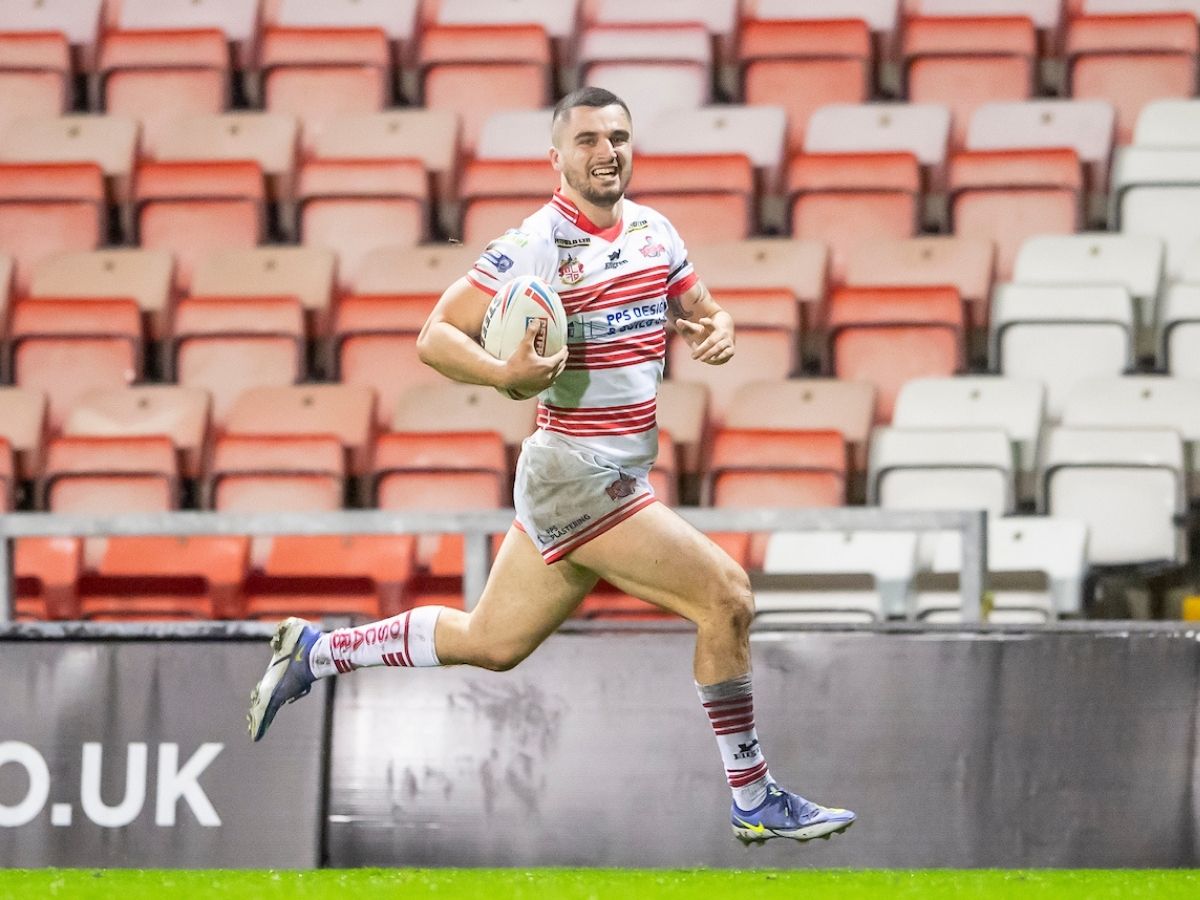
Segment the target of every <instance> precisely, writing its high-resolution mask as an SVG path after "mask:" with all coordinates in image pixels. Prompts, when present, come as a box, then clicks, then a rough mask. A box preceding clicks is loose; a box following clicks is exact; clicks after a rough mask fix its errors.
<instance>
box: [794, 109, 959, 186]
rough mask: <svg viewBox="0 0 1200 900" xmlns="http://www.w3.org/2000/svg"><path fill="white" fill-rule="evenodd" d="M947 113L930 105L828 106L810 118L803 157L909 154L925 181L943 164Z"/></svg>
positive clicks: (946, 134)
mask: <svg viewBox="0 0 1200 900" xmlns="http://www.w3.org/2000/svg"><path fill="white" fill-rule="evenodd" d="M949 142H950V110H949V109H948V108H947V107H945V106H941V105H938V104H931V103H831V104H829V105H827V106H823V107H821V108H820V109H818V110H817V111H816V112H814V113H813V115H812V118H811V119H809V123H808V130H807V131H806V132H805V134H804V152H805V153H909V154H911V155H913V156H915V157H916V158H917V162H918V163H920V164H921V166H922V168H924V169H926V170H928V171H929V174H930V178H931V181H934V182H936V181H937V174H938V172H939V171H940V170H941V168H942V166H943V165H944V164H945V161H946V152H947V149H948V147H949Z"/></svg>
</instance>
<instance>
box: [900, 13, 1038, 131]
mask: <svg viewBox="0 0 1200 900" xmlns="http://www.w3.org/2000/svg"><path fill="white" fill-rule="evenodd" d="M903 40H904V47H903V53H904V64H905V79H906V82H907V88H908V90H907V94H908V99H909V100H911V101H913V102H914V103H941V104H945V105H946V106H947V107H949V108H950V113H951V122H952V124H951V130H950V142H951V146H952V147H953V148H954V149H959V148H961V147H963V146H964V145H965V143H966V136H967V125H968V123H969V122H970V119H971V115H972V113H974V111H975V110H976V109H977V108H978V107H979V106H980V105H981V104H983V103H986V102H988V101H995V100H1024V99H1026V98H1027V97H1029V96H1031V95H1032V93H1033V89H1034V85H1035V83H1036V82H1035V79H1036V74H1037V73H1036V60H1037V32H1036V31H1035V30H1034V27H1033V22H1032V21H1030V20H1029V19H1028V18H1025V17H1022V16H1005V17H1000V16H997V17H970V18H916V19H910V20H909V21H908V22H907V23H906V24H905V27H904V39H903Z"/></svg>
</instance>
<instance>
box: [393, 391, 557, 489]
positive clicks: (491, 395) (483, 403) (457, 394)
mask: <svg viewBox="0 0 1200 900" xmlns="http://www.w3.org/2000/svg"><path fill="white" fill-rule="evenodd" d="M387 412H388V417H387V418H386V419H385V420H383V421H384V424H385V427H390V429H391V430H392V431H405V432H423V431H434V432H444V433H453V432H457V431H494V432H496V433H497V434H499V435H500V437H501V438H502V439H503V440H504V443H505V445H506V446H507V447H508V448H509V451H510V460H511V461H514V462H515V460H516V451H517V450H518V449H519V448H520V445H521V441H523V440H525V438H527V437H529V435H531V434H532V433H533V430H534V427H535V420H536V419H537V400H536V399H533V398H531V399H529V400H510V399H509V398H508V397H505V396H504V395H502V394H500V393H499V392H498V391H494V390H492V389H491V388H490V387H485V386H484V385H478V384H461V383H459V382H452V381H448V380H446V381H441V382H436V383H433V384H427V385H420V386H417V387H413V388H410V389H408V390H405V391H403V392H402V393H401V394H400V396H399V399H398V400H397V401H396V404H395V406H394V407H393V408H392V409H390V410H388V411H387ZM510 468H511V466H510Z"/></svg>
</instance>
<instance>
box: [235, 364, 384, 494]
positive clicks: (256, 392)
mask: <svg viewBox="0 0 1200 900" xmlns="http://www.w3.org/2000/svg"><path fill="white" fill-rule="evenodd" d="M374 405H375V396H374V394H372V392H371V390H370V388H365V387H359V386H355V385H349V384H303V385H295V386H288V387H256V388H250V389H248V390H246V391H244V392H243V393H242V394H241V396H239V397H238V398H237V400H235V401H234V403H233V408H232V409H230V411H229V416H228V417H227V418H226V420H225V433H226V434H258V435H289V434H310V435H333V436H334V437H336V438H337V439H338V441H339V442H340V443H341V445H342V448H343V450H344V451H345V454H346V467H347V470H348V471H349V473H350V474H351V475H365V474H367V472H368V471H369V469H370V466H371V440H372V438H373V436H374V421H375V416H374Z"/></svg>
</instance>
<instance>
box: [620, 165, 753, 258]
mask: <svg viewBox="0 0 1200 900" xmlns="http://www.w3.org/2000/svg"><path fill="white" fill-rule="evenodd" d="M632 188H633V189H632V190H631V192H630V196H631V198H632V199H633V200H635V201H637V202H638V203H644V204H645V205H647V206H650V207H652V208H653V209H656V210H658V212H660V213H662V214H663V215H664V216H666V217H667V218H668V219H670V220H671V221H672V222H675V223H677V224H676V227H677V228H678V230H679V233H680V235H681V236H682V237H683V239H684V241H685V242H686V243H687V244H688V245H699V244H711V243H716V242H719V241H738V240H742V239H744V238H747V237H749V236H750V234H751V232H753V231H754V230H755V226H756V219H757V216H756V212H755V205H754V195H755V184H754V169H753V167H752V165H751V163H750V160H749V159H748V158H746V157H745V156H741V155H736V154H721V155H711V156H710V155H687V156H682V155H681V156H665V155H664V156H660V155H650V154H643V155H641V156H639V157H638V160H637V179H636V180H635V181H634V182H633V183H632Z"/></svg>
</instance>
